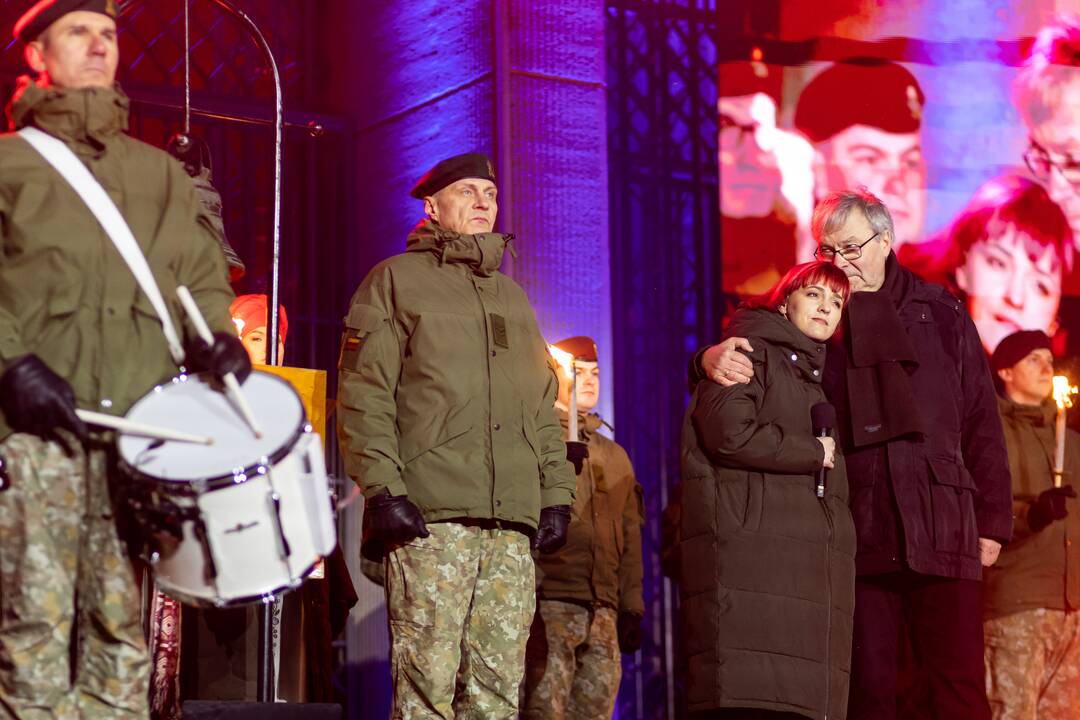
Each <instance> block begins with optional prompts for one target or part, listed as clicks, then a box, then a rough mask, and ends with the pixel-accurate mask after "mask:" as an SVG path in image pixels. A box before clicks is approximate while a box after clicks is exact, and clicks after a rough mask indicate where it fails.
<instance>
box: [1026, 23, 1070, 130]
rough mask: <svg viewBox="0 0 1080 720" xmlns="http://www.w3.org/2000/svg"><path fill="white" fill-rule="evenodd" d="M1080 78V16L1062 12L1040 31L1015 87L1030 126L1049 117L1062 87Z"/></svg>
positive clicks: (1055, 107)
mask: <svg viewBox="0 0 1080 720" xmlns="http://www.w3.org/2000/svg"><path fill="white" fill-rule="evenodd" d="M1078 77H1080V16H1077V15H1073V14H1063V15H1059V16H1058V17H1056V18H1055V19H1054V21H1053V22H1051V23H1050V24H1049V25H1047V26H1045V27H1043V28H1042V29H1041V30H1039V33H1038V35H1037V36H1036V37H1035V44H1034V45H1033V46H1032V48H1031V55H1030V56H1029V57H1028V59H1027V62H1025V63H1024V67H1023V68H1022V69H1021V70H1020V73H1019V74H1018V75H1017V76H1016V83H1015V85H1014V86H1013V90H1014V95H1015V100H1016V107H1017V109H1018V110H1019V111H1020V115H1021V117H1023V119H1024V122H1025V123H1026V124H1027V125H1028V127H1031V126H1032V125H1038V124H1039V123H1042V122H1045V121H1046V120H1047V119H1049V118H1050V117H1051V116H1052V115H1053V113H1054V111H1055V110H1056V109H1057V107H1058V106H1060V104H1061V95H1062V91H1063V89H1064V88H1065V87H1066V86H1067V85H1069V84H1070V83H1072V82H1075V81H1076V79H1077V78H1078Z"/></svg>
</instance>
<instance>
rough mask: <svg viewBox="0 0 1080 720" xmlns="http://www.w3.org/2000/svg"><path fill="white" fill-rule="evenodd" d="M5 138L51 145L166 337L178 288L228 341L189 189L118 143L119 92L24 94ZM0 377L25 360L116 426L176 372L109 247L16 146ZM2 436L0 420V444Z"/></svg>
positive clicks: (148, 153)
mask: <svg viewBox="0 0 1080 720" xmlns="http://www.w3.org/2000/svg"><path fill="white" fill-rule="evenodd" d="M10 115H11V122H12V124H13V125H14V126H15V127H16V128H22V127H24V126H27V125H32V126H34V127H37V128H39V129H40V130H42V131H44V132H47V133H49V134H50V135H52V136H54V137H57V138H59V139H61V140H63V141H64V142H65V143H66V144H67V146H68V147H69V148H71V150H72V151H74V152H75V154H76V155H77V156H78V157H79V158H80V159H81V160H82V161H83V162H84V163H85V164H86V166H87V167H88V168H89V169H90V172H92V173H93V174H94V177H95V178H97V180H98V182H100V183H101V185H102V186H103V187H104V188H105V190H106V192H108V194H109V196H110V197H111V198H112V200H113V202H115V203H116V206H117V207H118V208H119V210H120V213H121V214H122V215H123V216H124V219H125V220H126V221H127V222H128V225H129V226H130V227H131V231H132V233H133V234H134V235H135V238H136V240H137V241H138V243H139V246H140V247H141V248H142V251H143V253H144V254H145V255H146V258H147V261H148V263H149V265H150V268H151V270H152V271H153V273H154V277H155V279H156V280H157V283H158V285H159V286H160V288H161V293H162V295H163V296H164V298H165V301H166V303H167V304H168V305H169V308H170V311H171V314H172V316H173V321H174V322H175V323H176V327H177V329H178V331H180V332H182V333H183V334H184V335H185V337H191V336H192V335H193V331H192V330H191V328H190V325H189V324H188V323H187V321H186V318H185V317H184V315H183V313H182V311H181V308H180V304H179V301H178V300H177V298H176V286H177V285H180V284H183V285H186V286H187V287H188V288H189V289H190V290H191V293H192V295H194V297H195V300H196V302H197V303H198V304H199V307H200V308H201V309H202V312H203V314H204V315H205V316H206V319H207V322H208V323H209V324H210V326H211V328H212V329H214V330H224V331H234V329H233V326H232V322H231V320H230V319H229V302H230V301H231V300H232V297H233V293H232V291H231V290H230V288H229V285H228V282H227V280H226V270H225V261H224V258H223V256H222V253H221V248H220V246H219V245H218V242H217V239H216V237H215V235H214V234H213V232H212V231H211V229H210V223H209V220H208V219H207V218H206V217H205V216H203V215H201V213H200V211H199V206H198V204H197V203H196V200H195V194H194V186H193V184H192V182H191V178H190V177H189V176H188V175H187V173H185V172H184V170H183V168H182V167H181V166H180V164H179V163H178V162H177V161H176V160H174V159H173V158H172V157H170V156H169V155H168V154H166V153H165V152H163V151H161V150H158V149H157V148H154V147H151V146H150V145H147V144H145V143H142V142H140V141H138V140H135V139H134V138H131V137H129V136H127V135H126V134H124V130H125V129H126V128H127V119H128V100H127V98H126V97H125V96H124V95H123V93H122V92H120V91H119V89H115V90H104V89H84V90H61V89H55V88H50V89H43V88H41V87H39V86H38V85H36V84H34V83H32V82H29V81H28V80H24V81H23V82H22V84H21V85H20V88H19V90H18V91H17V92H16V97H15V99H14V101H13V103H12V106H11V110H10ZM0 246H2V249H0V371H3V369H4V368H6V366H7V365H8V364H10V363H11V362H12V361H13V360H15V359H16V358H19V357H20V356H23V355H26V354H27V353H34V354H36V355H37V356H38V357H40V358H41V359H42V360H43V361H45V363H46V364H48V365H49V367H51V368H52V369H53V370H54V371H55V372H56V373H58V374H59V375H60V376H62V377H64V378H65V379H67V381H68V382H70V383H71V386H72V388H73V389H74V391H75V396H76V398H77V402H78V405H79V407H82V408H87V409H91V410H97V411H101V412H107V413H113V414H123V413H124V412H126V411H127V410H128V408H129V407H130V406H131V405H132V404H133V402H134V401H135V400H137V399H138V398H139V397H141V396H142V395H143V394H145V393H146V392H148V391H149V390H150V389H151V388H152V387H153V386H154V385H156V384H158V383H160V382H162V381H164V380H167V379H168V378H170V377H171V376H172V375H174V374H175V372H176V366H175V365H174V363H173V360H172V356H171V355H170V354H169V349H168V345H167V343H166V342H165V335H164V333H163V332H162V330H161V322H160V320H159V319H158V317H157V315H156V314H155V312H154V309H153V307H152V306H151V305H150V301H149V300H148V299H147V298H146V296H145V295H144V294H143V293H142V291H141V290H140V289H139V287H138V285H137V284H136V282H135V278H134V276H133V275H132V274H131V271H130V270H128V267H127V265H126V264H125V263H124V261H123V259H122V258H121V257H120V255H119V253H118V252H117V251H116V249H115V248H114V246H113V244H112V241H111V240H109V237H108V235H106V234H105V231H104V230H102V229H101V226H100V225H99V224H98V222H97V220H96V219H95V218H94V216H93V215H92V214H91V212H90V211H89V209H87V207H86V206H85V205H84V204H83V201H82V200H81V199H80V198H79V196H78V195H76V194H75V191H74V190H73V189H72V188H71V186H70V185H68V183H67V182H66V181H65V180H64V179H63V178H62V177H61V176H60V174H59V173H57V172H56V170H54V169H53V168H52V166H50V165H49V164H48V163H46V161H45V160H44V159H43V158H42V157H41V156H40V155H39V154H38V153H37V152H36V151H35V150H34V149H33V148H32V147H31V146H30V145H29V144H28V143H27V142H26V141H25V140H23V139H22V137H21V136H19V135H17V134H14V133H9V134H4V135H0ZM9 433H10V429H9V428H8V427H7V425H6V423H4V422H3V418H2V416H0V439H2V438H3V437H6V436H7V435H8V434H9Z"/></svg>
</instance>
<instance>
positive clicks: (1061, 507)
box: [1027, 485, 1076, 532]
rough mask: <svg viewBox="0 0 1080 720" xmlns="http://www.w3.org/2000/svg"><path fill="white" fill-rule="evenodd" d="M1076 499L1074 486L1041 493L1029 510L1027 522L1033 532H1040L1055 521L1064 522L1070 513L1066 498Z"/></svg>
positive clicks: (1051, 489)
mask: <svg viewBox="0 0 1080 720" xmlns="http://www.w3.org/2000/svg"><path fill="white" fill-rule="evenodd" d="M1074 497H1076V491H1075V490H1073V487H1072V485H1063V486H1061V487H1059V488H1050V489H1049V490H1043V491H1042V492H1041V493H1039V497H1037V498H1035V502H1033V503H1031V506H1030V507H1029V508H1028V514H1027V521H1028V527H1030V528H1031V532H1039V531H1040V530H1042V529H1043V528H1044V527H1046V526H1047V525H1049V524H1050V523H1052V522H1054V521H1055V520H1064V519H1065V516H1066V515H1068V514H1069V511H1068V510H1067V509H1066V508H1065V498H1074Z"/></svg>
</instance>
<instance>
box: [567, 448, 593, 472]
mask: <svg viewBox="0 0 1080 720" xmlns="http://www.w3.org/2000/svg"><path fill="white" fill-rule="evenodd" d="M588 457H589V446H588V445H586V444H585V443H583V442H572V441H569V442H567V443H566V459H567V460H569V461H570V462H572V463H573V464H574V474H575V475H580V474H581V469H582V468H583V467H585V460H587V459H588Z"/></svg>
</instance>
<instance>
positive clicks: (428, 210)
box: [424, 195, 439, 222]
mask: <svg viewBox="0 0 1080 720" xmlns="http://www.w3.org/2000/svg"><path fill="white" fill-rule="evenodd" d="M424 214H426V215H427V216H428V217H429V218H431V219H432V220H433V221H435V222H439V207H438V205H436V204H435V197H434V196H433V195H429V196H427V197H426V198H424Z"/></svg>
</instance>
